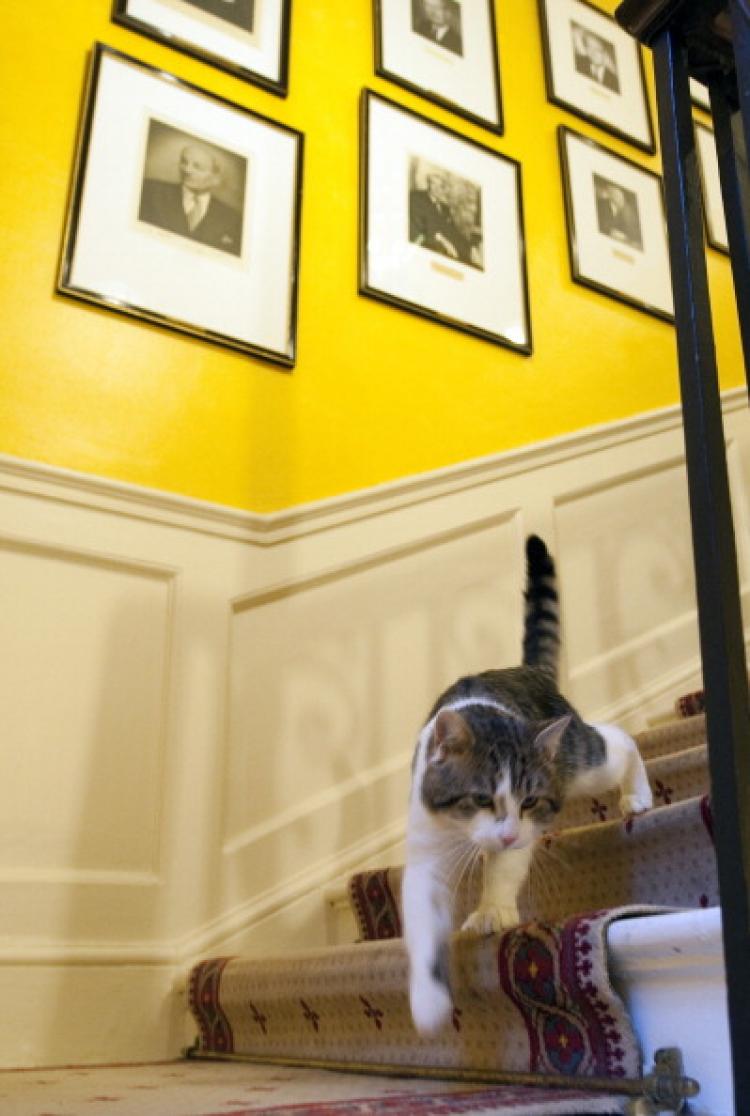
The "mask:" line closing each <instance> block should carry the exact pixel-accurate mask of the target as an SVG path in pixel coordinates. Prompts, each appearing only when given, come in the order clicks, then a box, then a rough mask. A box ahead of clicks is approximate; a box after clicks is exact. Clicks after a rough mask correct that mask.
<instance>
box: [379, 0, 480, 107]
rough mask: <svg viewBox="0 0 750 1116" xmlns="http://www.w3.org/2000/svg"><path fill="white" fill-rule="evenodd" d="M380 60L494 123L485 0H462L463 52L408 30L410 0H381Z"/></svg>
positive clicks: (405, 78) (415, 81) (409, 27)
mask: <svg viewBox="0 0 750 1116" xmlns="http://www.w3.org/2000/svg"><path fill="white" fill-rule="evenodd" d="M380 11H381V30H382V39H381V42H382V62H383V66H384V68H385V69H386V70H388V71H389V73H392V74H396V75H398V76H399V77H401V78H403V79H404V80H406V81H409V82H411V83H412V84H414V85H418V86H420V87H421V88H423V89H424V90H425V91H427V92H431V93H435V94H437V95H438V96H439V97H442V98H444V99H445V100H448V101H452V102H454V103H455V104H456V105H458V106H460V107H461V108H463V109H465V110H466V111H468V112H471V113H473V114H474V115H475V116H480V117H482V118H483V119H485V120H488V121H491V122H492V123H495V124H497V123H498V102H497V84H496V83H497V80H498V78H497V73H496V70H495V52H494V48H493V42H492V37H493V28H492V21H491V19H490V13H489V7H488V4H487V0H463V3H462V4H461V18H462V25H461V26H462V40H463V43H462V45H463V52H464V53H463V57H462V56H461V55H458V54H454V53H453V52H452V51H450V50H446V49H445V48H443V47H440V46H437V45H436V44H434V43H431V42H430V41H429V40H428V39H425V38H424V36H423V35H419V34H417V33H416V32H415V31H413V30H412V25H411V3H410V0H380Z"/></svg>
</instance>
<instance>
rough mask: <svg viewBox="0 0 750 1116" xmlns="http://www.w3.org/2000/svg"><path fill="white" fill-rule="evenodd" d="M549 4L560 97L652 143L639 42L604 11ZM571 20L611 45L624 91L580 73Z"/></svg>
mask: <svg viewBox="0 0 750 1116" xmlns="http://www.w3.org/2000/svg"><path fill="white" fill-rule="evenodd" d="M544 6H545V11H546V15H547V27H548V43H549V57H550V67H551V70H552V82H553V87H554V93H555V97H557V98H559V99H560V100H563V101H566V102H567V103H569V104H571V105H574V106H575V107H576V108H577V109H578V110H579V111H580V112H583V113H585V114H586V115H587V116H591V117H595V118H596V119H598V120H601V121H602V122H603V123H606V124H608V125H610V126H611V127H614V128H616V129H618V130H619V131H620V132H625V133H626V134H627V135H630V136H633V137H634V138H635V139H637V140H639V141H640V142H641V143H644V144H649V143H651V141H652V136H651V130H650V123H649V115H648V107H647V102H646V98H645V95H644V92H643V80H642V71H641V61H640V54H639V51H640V47H639V46H638V43H637V41H636V40H635V39H633V38H632V37H631V36H630V35H628V33H627V32H626V31H624V30H623V29H622V28H621V27H618V25H617V24H616V23H615V21H614V20H613V19H612V18H611V16H607V15H605V14H604V13H599V12H597V11H595V10H594V9H593V8H591V7H589V6H588V5H587V4H582V3H580V2H579V0H545V5H544ZM571 22H573V23H577V24H579V26H582V27H586V28H587V29H589V30H591V31H593V32H594V33H595V34H597V35H599V36H600V37H601V38H602V39H606V41H607V42H608V43H611V44H612V46H613V48H614V51H615V59H616V64H617V73H618V78H619V82H620V92H619V93H615V92H614V91H613V90H610V89H606V88H604V86H602V85H600V84H599V83H598V82H596V81H594V80H593V79H592V78H588V77H586V76H585V75H584V74H579V73H578V71H577V70H576V68H575V53H574V50H573V38H572V34H571Z"/></svg>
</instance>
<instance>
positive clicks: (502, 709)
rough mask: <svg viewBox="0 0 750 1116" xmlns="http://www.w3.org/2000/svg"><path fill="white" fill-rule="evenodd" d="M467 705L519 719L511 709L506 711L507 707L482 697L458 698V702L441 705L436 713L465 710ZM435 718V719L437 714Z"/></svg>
mask: <svg viewBox="0 0 750 1116" xmlns="http://www.w3.org/2000/svg"><path fill="white" fill-rule="evenodd" d="M468 705H485V706H487V707H488V708H489V709H496V710H497V712H498V713H504V714H505V716H506V717H513V718H514V719H515V720H516V721H518V720H520V719H521V718H520V717H519V716H518V714H517V713H514V712H513V710H512V709H508V706H507V705H503V703H502V702H501V701H493V699H492V698H484V697H468V698H459V699H458V701H452V702H450V703H449V704H447V705H442V706H441V707H440V709H439V710H438V713H440V712H441V711H442V710H443V709H465V708H466V707H467V706H468ZM435 716H436V717H437V713H436V714H435Z"/></svg>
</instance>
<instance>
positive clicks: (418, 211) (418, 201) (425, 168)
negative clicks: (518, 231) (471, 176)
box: [409, 155, 484, 270]
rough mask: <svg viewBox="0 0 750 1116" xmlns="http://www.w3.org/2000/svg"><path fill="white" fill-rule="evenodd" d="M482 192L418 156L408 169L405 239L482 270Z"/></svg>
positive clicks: (472, 184) (413, 158) (473, 185)
mask: <svg viewBox="0 0 750 1116" xmlns="http://www.w3.org/2000/svg"><path fill="white" fill-rule="evenodd" d="M481 204H482V191H481V188H480V187H479V186H478V185H477V184H476V183H474V182H470V181H469V180H468V179H465V178H462V177H461V176H460V175H457V174H453V173H452V172H451V171H448V170H445V169H444V168H443V167H438V166H436V165H435V164H434V163H430V162H428V161H427V160H426V159H422V158H420V157H419V156H416V155H414V156H412V157H411V160H410V166H409V240H410V241H411V243H412V244H417V245H418V246H419V247H420V248H426V249H427V250H428V251H429V252H436V253H438V255H441V256H448V258H449V259H452V260H460V261H461V263H465V264H468V265H469V266H470V267H475V268H478V269H479V270H483V269H484V258H483V247H482V240H483V235H482V209H481Z"/></svg>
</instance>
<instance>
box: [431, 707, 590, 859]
mask: <svg viewBox="0 0 750 1116" xmlns="http://www.w3.org/2000/svg"><path fill="white" fill-rule="evenodd" d="M570 719H571V718H570V716H565V717H560V718H558V719H557V720H554V721H552V722H543V723H539V722H529V721H524V720H523V719H521V718H518V717H513V716H510V715H506V714H503V713H501V712H498V711H497V710H495V709H493V708H491V707H488V706H482V705H470V706H465V707H463V708H462V709H461V711H460V712H459V711H458V710H456V709H442V710H441V711H440V712H439V713H438V715H437V717H436V718H435V722H434V727H433V731H432V735H431V737H430V739H429V741H428V743H427V753H426V764H425V768H424V773H423V776H422V785H421V799H422V803H423V805H424V806H425V807H426V808H427V810H428V811H429V812H430V813H431V814H432V815H433V816H434V817H435V818H436V819H439V820H440V822H441V824H444V825H445V826H446V827H447V828H448V829H455V830H457V831H459V832H460V833H461V835H462V836H464V837H467V838H468V839H469V840H470V841H472V842H473V843H474V844H476V845H477V846H479V847H480V848H482V849H485V850H487V851H493V852H496V851H501V850H504V849H514V848H515V849H519V848H524V847H526V846H527V845H530V844H531V843H532V842H533V841H534V840H535V839H536V838H537V837H538V836H539V835H540V834H541V833H543V832H544V831H545V830H546V829H548V828H549V827H550V826H551V825H552V824H553V823H554V820H555V817H556V816H557V814H558V813H559V811H560V808H561V806H562V801H563V784H562V780H561V778H560V774H559V772H558V768H557V764H556V762H555V760H556V756H557V752H558V750H559V747H560V743H561V741H562V738H563V735H564V733H565V729H566V728H567V727H568V724H569V722H570Z"/></svg>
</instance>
